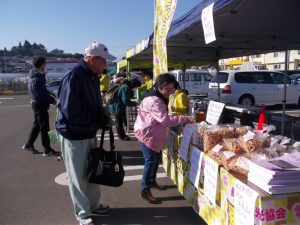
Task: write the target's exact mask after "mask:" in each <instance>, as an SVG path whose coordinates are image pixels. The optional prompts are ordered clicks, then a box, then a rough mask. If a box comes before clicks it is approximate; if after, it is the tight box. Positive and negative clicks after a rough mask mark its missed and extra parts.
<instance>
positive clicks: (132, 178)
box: [124, 173, 167, 181]
mask: <svg viewBox="0 0 300 225" xmlns="http://www.w3.org/2000/svg"><path fill="white" fill-rule="evenodd" d="M156 177H158V178H160V177H167V176H166V174H165V173H157V174H156ZM141 179H142V175H133V176H125V178H124V181H134V180H141Z"/></svg>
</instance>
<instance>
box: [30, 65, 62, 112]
mask: <svg viewBox="0 0 300 225" xmlns="http://www.w3.org/2000/svg"><path fill="white" fill-rule="evenodd" d="M28 94H29V96H30V98H31V101H32V102H35V103H36V104H37V105H38V106H39V107H42V108H46V109H48V108H49V106H50V104H55V103H56V100H55V98H54V97H53V96H52V94H51V93H50V92H49V91H48V90H47V88H46V77H45V74H43V73H41V72H40V71H38V70H37V69H32V70H31V72H30V79H29V81H28Z"/></svg>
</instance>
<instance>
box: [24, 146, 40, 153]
mask: <svg viewBox="0 0 300 225" xmlns="http://www.w3.org/2000/svg"><path fill="white" fill-rule="evenodd" d="M22 148H23V149H24V150H26V151H29V152H31V153H32V154H39V153H40V152H39V151H38V150H36V149H35V148H34V147H33V146H28V145H23V147H22Z"/></svg>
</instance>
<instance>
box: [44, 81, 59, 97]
mask: <svg viewBox="0 0 300 225" xmlns="http://www.w3.org/2000/svg"><path fill="white" fill-rule="evenodd" d="M60 82H61V80H55V81H52V82H49V83H47V84H46V88H47V90H48V91H50V92H51V93H52V94H54V95H55V96H57V92H58V87H59V85H60Z"/></svg>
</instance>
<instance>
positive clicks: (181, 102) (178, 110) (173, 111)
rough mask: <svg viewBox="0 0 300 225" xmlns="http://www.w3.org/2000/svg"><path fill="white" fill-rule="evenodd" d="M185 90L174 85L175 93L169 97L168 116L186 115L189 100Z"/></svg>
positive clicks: (177, 84)
mask: <svg viewBox="0 0 300 225" xmlns="http://www.w3.org/2000/svg"><path fill="white" fill-rule="evenodd" d="M187 95H188V92H187V90H183V89H181V87H180V85H179V83H178V82H177V83H176V91H175V93H174V94H171V95H170V97H169V114H170V115H177V116H179V115H186V114H187V113H188V111H189V104H190V102H189V99H188V97H187Z"/></svg>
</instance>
